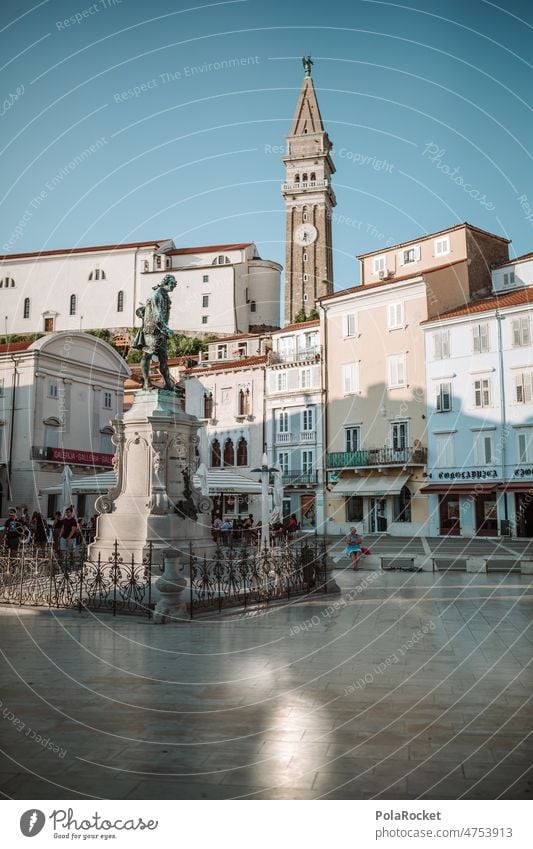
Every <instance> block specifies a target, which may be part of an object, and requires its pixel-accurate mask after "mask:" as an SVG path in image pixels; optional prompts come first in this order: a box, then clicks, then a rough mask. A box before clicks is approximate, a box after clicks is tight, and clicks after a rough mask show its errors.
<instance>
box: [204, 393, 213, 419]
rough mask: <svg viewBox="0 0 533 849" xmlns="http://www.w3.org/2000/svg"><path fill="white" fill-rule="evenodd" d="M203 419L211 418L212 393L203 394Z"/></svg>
mask: <svg viewBox="0 0 533 849" xmlns="http://www.w3.org/2000/svg"><path fill="white" fill-rule="evenodd" d="M203 417H204V419H212V418H213V393H212V392H204V416H203Z"/></svg>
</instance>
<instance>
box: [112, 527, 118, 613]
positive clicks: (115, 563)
mask: <svg viewBox="0 0 533 849" xmlns="http://www.w3.org/2000/svg"><path fill="white" fill-rule="evenodd" d="M117 570H118V539H116V540H115V542H114V545H113V616H116V615H117V582H118V577H117Z"/></svg>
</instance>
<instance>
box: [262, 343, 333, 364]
mask: <svg viewBox="0 0 533 849" xmlns="http://www.w3.org/2000/svg"><path fill="white" fill-rule="evenodd" d="M320 354H321V349H320V347H318V346H317V347H315V348H300V349H299V350H298V351H271V352H270V364H271V365H277V364H278V363H318V362H320Z"/></svg>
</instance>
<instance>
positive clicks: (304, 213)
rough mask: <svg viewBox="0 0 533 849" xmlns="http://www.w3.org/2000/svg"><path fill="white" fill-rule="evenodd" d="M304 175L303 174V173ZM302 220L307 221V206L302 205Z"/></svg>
mask: <svg viewBox="0 0 533 849" xmlns="http://www.w3.org/2000/svg"><path fill="white" fill-rule="evenodd" d="M304 177H305V174H304ZM302 221H307V207H306V206H304V207H302Z"/></svg>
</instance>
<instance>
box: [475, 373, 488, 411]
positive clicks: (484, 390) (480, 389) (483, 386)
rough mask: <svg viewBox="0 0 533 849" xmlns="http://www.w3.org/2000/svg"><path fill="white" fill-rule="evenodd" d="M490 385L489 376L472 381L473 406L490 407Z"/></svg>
mask: <svg viewBox="0 0 533 849" xmlns="http://www.w3.org/2000/svg"><path fill="white" fill-rule="evenodd" d="M491 395H492V392H491V385H490V378H489V377H482V378H480V379H479V380H475V381H474V407H490V404H491Z"/></svg>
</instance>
